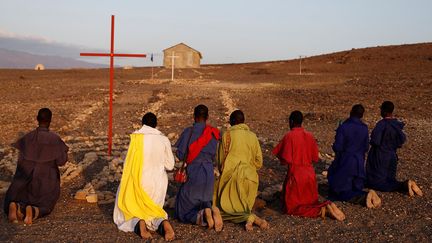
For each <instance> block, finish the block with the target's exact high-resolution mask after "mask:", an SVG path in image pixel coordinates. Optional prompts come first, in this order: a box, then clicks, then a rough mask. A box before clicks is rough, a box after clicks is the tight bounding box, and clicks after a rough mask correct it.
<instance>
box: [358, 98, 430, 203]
mask: <svg viewBox="0 0 432 243" xmlns="http://www.w3.org/2000/svg"><path fill="white" fill-rule="evenodd" d="M380 109H381V116H382V118H383V119H382V120H380V121H379V122H378V123H377V124H376V126H375V128H374V129H373V131H372V134H371V139H370V144H371V149H370V151H369V154H368V158H367V161H366V178H367V186H368V187H369V188H371V189H375V190H378V191H383V192H401V193H408V194H409V195H410V196H414V194H417V195H419V196H421V195H423V193H422V191H421V190H420V188H419V187H418V186H417V184H416V183H415V182H414V181H413V180H405V181H398V180H397V179H396V171H397V165H398V156H397V153H396V151H397V149H398V148H401V147H402V145H403V144H404V143H405V141H406V135H405V133H404V132H403V128H404V126H405V124H404V123H403V122H401V121H399V120H397V119H396V118H394V117H393V111H394V104H393V103H392V102H391V101H385V102H383V103H382V105H381V107H380Z"/></svg>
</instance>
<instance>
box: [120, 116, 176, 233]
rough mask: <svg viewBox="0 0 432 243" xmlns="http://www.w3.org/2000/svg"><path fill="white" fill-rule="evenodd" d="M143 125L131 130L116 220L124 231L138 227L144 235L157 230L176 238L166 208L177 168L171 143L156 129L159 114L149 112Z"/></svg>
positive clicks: (135, 229)
mask: <svg viewBox="0 0 432 243" xmlns="http://www.w3.org/2000/svg"><path fill="white" fill-rule="evenodd" d="M142 124H143V126H142V128H141V129H139V130H137V131H135V132H134V133H133V134H131V141H130V144H129V149H128V153H127V156H126V160H125V163H124V167H123V175H122V179H121V181H120V185H119V188H118V190H117V196H116V201H115V208H114V214H113V218H114V223H115V224H116V225H117V227H118V228H119V229H120V230H122V231H125V232H131V231H135V232H136V233H137V234H139V235H140V236H141V237H142V238H144V239H149V238H151V237H152V236H151V234H150V232H149V230H150V231H158V232H159V233H160V234H162V235H164V237H165V240H167V241H170V240H173V239H174V230H173V228H172V227H171V225H170V223H169V222H168V214H167V213H166V212H165V211H164V210H163V205H164V202H165V196H166V191H167V187H168V176H167V173H166V170H172V169H173V168H174V156H173V154H172V151H171V143H170V141H169V140H168V138H167V137H165V136H164V135H163V134H162V133H161V132H160V131H159V130H157V129H156V125H157V118H156V116H155V115H154V114H153V113H147V114H145V115H144V117H143V119H142Z"/></svg>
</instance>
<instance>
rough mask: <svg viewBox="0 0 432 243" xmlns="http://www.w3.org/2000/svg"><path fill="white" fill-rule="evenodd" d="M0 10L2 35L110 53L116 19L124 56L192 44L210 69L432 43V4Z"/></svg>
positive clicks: (277, 2) (30, 4)
mask: <svg viewBox="0 0 432 243" xmlns="http://www.w3.org/2000/svg"><path fill="white" fill-rule="evenodd" d="M0 9H1V11H0V13H1V14H0V36H2V35H3V36H13V37H18V38H37V39H41V40H45V41H48V42H54V43H60V44H67V45H71V46H78V47H82V48H83V49H85V48H87V49H95V50H102V51H108V50H109V35H110V16H111V14H114V15H115V16H116V46H115V48H116V50H117V51H119V52H127V53H159V54H160V55H161V53H162V50H163V49H165V48H167V47H170V46H172V45H175V44H177V43H179V42H184V43H186V44H188V45H189V46H191V47H193V48H195V49H197V50H199V51H201V53H202V55H203V60H202V62H203V63H236V62H256V61H270V60H283V59H292V58H296V57H298V56H299V55H307V56H311V55H318V54H323V53H329V52H335V51H342V50H346V49H351V48H361V47H369V46H378V45H393V44H407V43H418V42H431V41H432V1H430V0H411V1H409V0H361V1H360V0H357V1H356V0H351V1H347V0H326V1H324V0H304V1H291V0H266V1H263V0H230V1H229V0H218V1H208V0H207V1H206V0H183V1H178V0H177V1H174V0H171V1H162V0H161V1H143V0H123V1H119V0H116V1H115V0H74V1H55V0H38V1H28V0H27V1H24V0H0ZM0 48H2V46H0ZM3 48H4V47H3ZM78 57H79V53H77V56H76V58H78ZM158 59H159V60H158ZM86 60H93V61H94V59H92V58H90V59H86ZM106 61H107V60H105V61H104V60H103V59H102V61H101V62H103V63H105V62H106ZM156 61H158V62H159V61H160V57H156ZM135 62H138V63H142V65H148V63H149V60H139V61H137V60H136V61H135ZM138 65H139V64H138Z"/></svg>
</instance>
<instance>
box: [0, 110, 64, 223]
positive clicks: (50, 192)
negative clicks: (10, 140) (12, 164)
mask: <svg viewBox="0 0 432 243" xmlns="http://www.w3.org/2000/svg"><path fill="white" fill-rule="evenodd" d="M51 117H52V113H51V111H50V110H49V109H48V108H42V109H40V110H39V112H38V115H37V121H38V123H39V127H38V128H36V129H35V130H33V131H31V132H29V133H27V134H26V135H24V136H23V137H22V138H20V139H19V140H18V141H17V142H16V143H15V144H13V145H12V146H14V147H15V148H17V149H18V150H19V157H18V162H17V168H16V172H15V175H14V177H13V180H12V183H11V185H10V187H9V189H8V190H7V192H6V196H5V201H4V211H5V213H6V215H8V219H9V221H10V222H12V223H18V222H19V221H22V220H23V221H24V223H25V224H26V225H31V224H32V222H33V221H34V220H35V219H36V218H40V217H43V216H46V215H48V214H50V213H51V211H52V210H53V209H54V206H55V204H56V202H57V200H58V198H59V196H60V172H59V169H58V166H62V165H64V164H65V163H66V161H67V152H68V149H69V148H68V147H67V146H66V144H65V143H64V142H63V141H62V140H61V138H60V137H59V136H58V135H57V134H55V133H53V132H51V131H49V126H50V123H51Z"/></svg>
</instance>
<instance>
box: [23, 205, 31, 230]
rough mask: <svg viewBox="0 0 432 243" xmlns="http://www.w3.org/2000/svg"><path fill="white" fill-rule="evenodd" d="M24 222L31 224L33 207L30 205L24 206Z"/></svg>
mask: <svg viewBox="0 0 432 243" xmlns="http://www.w3.org/2000/svg"><path fill="white" fill-rule="evenodd" d="M24 224H26V225H32V224H33V208H32V206H26V208H25V218H24Z"/></svg>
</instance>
